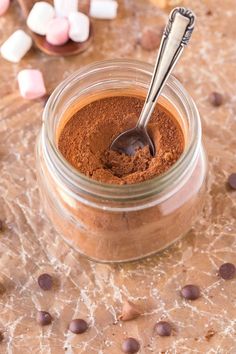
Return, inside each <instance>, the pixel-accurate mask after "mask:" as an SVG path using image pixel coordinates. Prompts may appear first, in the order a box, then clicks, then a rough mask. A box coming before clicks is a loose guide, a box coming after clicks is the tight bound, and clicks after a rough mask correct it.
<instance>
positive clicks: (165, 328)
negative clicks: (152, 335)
mask: <svg viewBox="0 0 236 354" xmlns="http://www.w3.org/2000/svg"><path fill="white" fill-rule="evenodd" d="M155 332H156V333H157V334H158V335H159V336H161V337H169V336H170V335H171V332H172V327H171V325H170V324H169V322H166V321H159V322H157V324H156V325H155Z"/></svg>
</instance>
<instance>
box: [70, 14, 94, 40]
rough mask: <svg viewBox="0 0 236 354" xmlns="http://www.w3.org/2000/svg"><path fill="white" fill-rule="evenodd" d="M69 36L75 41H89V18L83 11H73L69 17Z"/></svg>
mask: <svg viewBox="0 0 236 354" xmlns="http://www.w3.org/2000/svg"><path fill="white" fill-rule="evenodd" d="M68 19H69V24H70V30H69V37H70V39H72V41H74V42H84V41H87V39H88V37H89V29H90V25H89V18H88V16H86V15H85V14H83V13H82V12H72V13H71V14H70V15H69V17H68Z"/></svg>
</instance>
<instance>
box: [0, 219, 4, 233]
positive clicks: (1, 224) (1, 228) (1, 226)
mask: <svg viewBox="0 0 236 354" xmlns="http://www.w3.org/2000/svg"><path fill="white" fill-rule="evenodd" d="M0 231H3V222H2V220H0Z"/></svg>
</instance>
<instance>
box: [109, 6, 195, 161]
mask: <svg viewBox="0 0 236 354" xmlns="http://www.w3.org/2000/svg"><path fill="white" fill-rule="evenodd" d="M194 24H195V15H194V13H193V12H192V11H190V10H188V9H185V8H183V7H177V8H175V9H173V11H172V12H171V13H170V16H169V21H168V23H167V26H166V28H165V30H164V33H163V36H162V40H161V45H160V49H159V52H158V56H157V61H156V65H155V69H154V73H153V76H152V81H151V84H150V87H149V91H148V94H147V98H146V101H145V103H144V106H143V109H142V112H141V115H140V117H139V120H138V122H137V125H136V127H135V128H133V129H129V130H127V131H125V132H124V133H121V134H120V135H119V136H118V137H117V138H116V139H115V140H114V141H113V142H112V144H111V147H110V149H111V150H115V151H118V152H120V153H124V154H126V155H130V156H131V155H134V154H135V152H136V151H137V150H138V149H140V148H143V147H145V146H149V149H150V152H151V154H152V155H153V156H154V155H155V154H156V149H155V145H154V143H153V141H152V139H151V138H150V136H149V134H148V132H147V130H146V126H147V124H148V121H149V119H150V118H151V115H152V112H153V110H154V108H155V105H156V103H157V100H158V98H159V96H160V94H161V92H162V89H163V87H164V86H165V83H166V81H167V79H168V77H169V76H170V74H171V72H172V70H173V69H174V67H175V64H176V63H177V62H178V60H179V58H180V56H181V54H182V52H183V50H184V47H185V46H186V45H187V44H188V41H189V39H190V37H191V34H192V31H193V29H194Z"/></svg>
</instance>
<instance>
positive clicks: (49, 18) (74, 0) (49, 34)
mask: <svg viewBox="0 0 236 354" xmlns="http://www.w3.org/2000/svg"><path fill="white" fill-rule="evenodd" d="M77 10H78V0H54V7H53V6H52V5H51V4H49V3H48V2H45V1H39V2H36V3H35V4H34V6H33V7H32V9H31V11H30V13H29V16H28V18H27V21H26V23H27V26H28V27H29V28H30V29H31V31H32V32H34V33H36V34H39V35H41V36H46V40H47V42H48V43H50V44H52V45H55V46H57V45H59V46H60V45H63V44H65V43H67V42H68V41H69V39H71V40H72V41H74V42H79V43H80V42H84V41H86V40H87V39H88V37H89V29H90V20H89V17H88V16H87V15H85V14H84V13H82V12H79V11H77Z"/></svg>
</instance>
